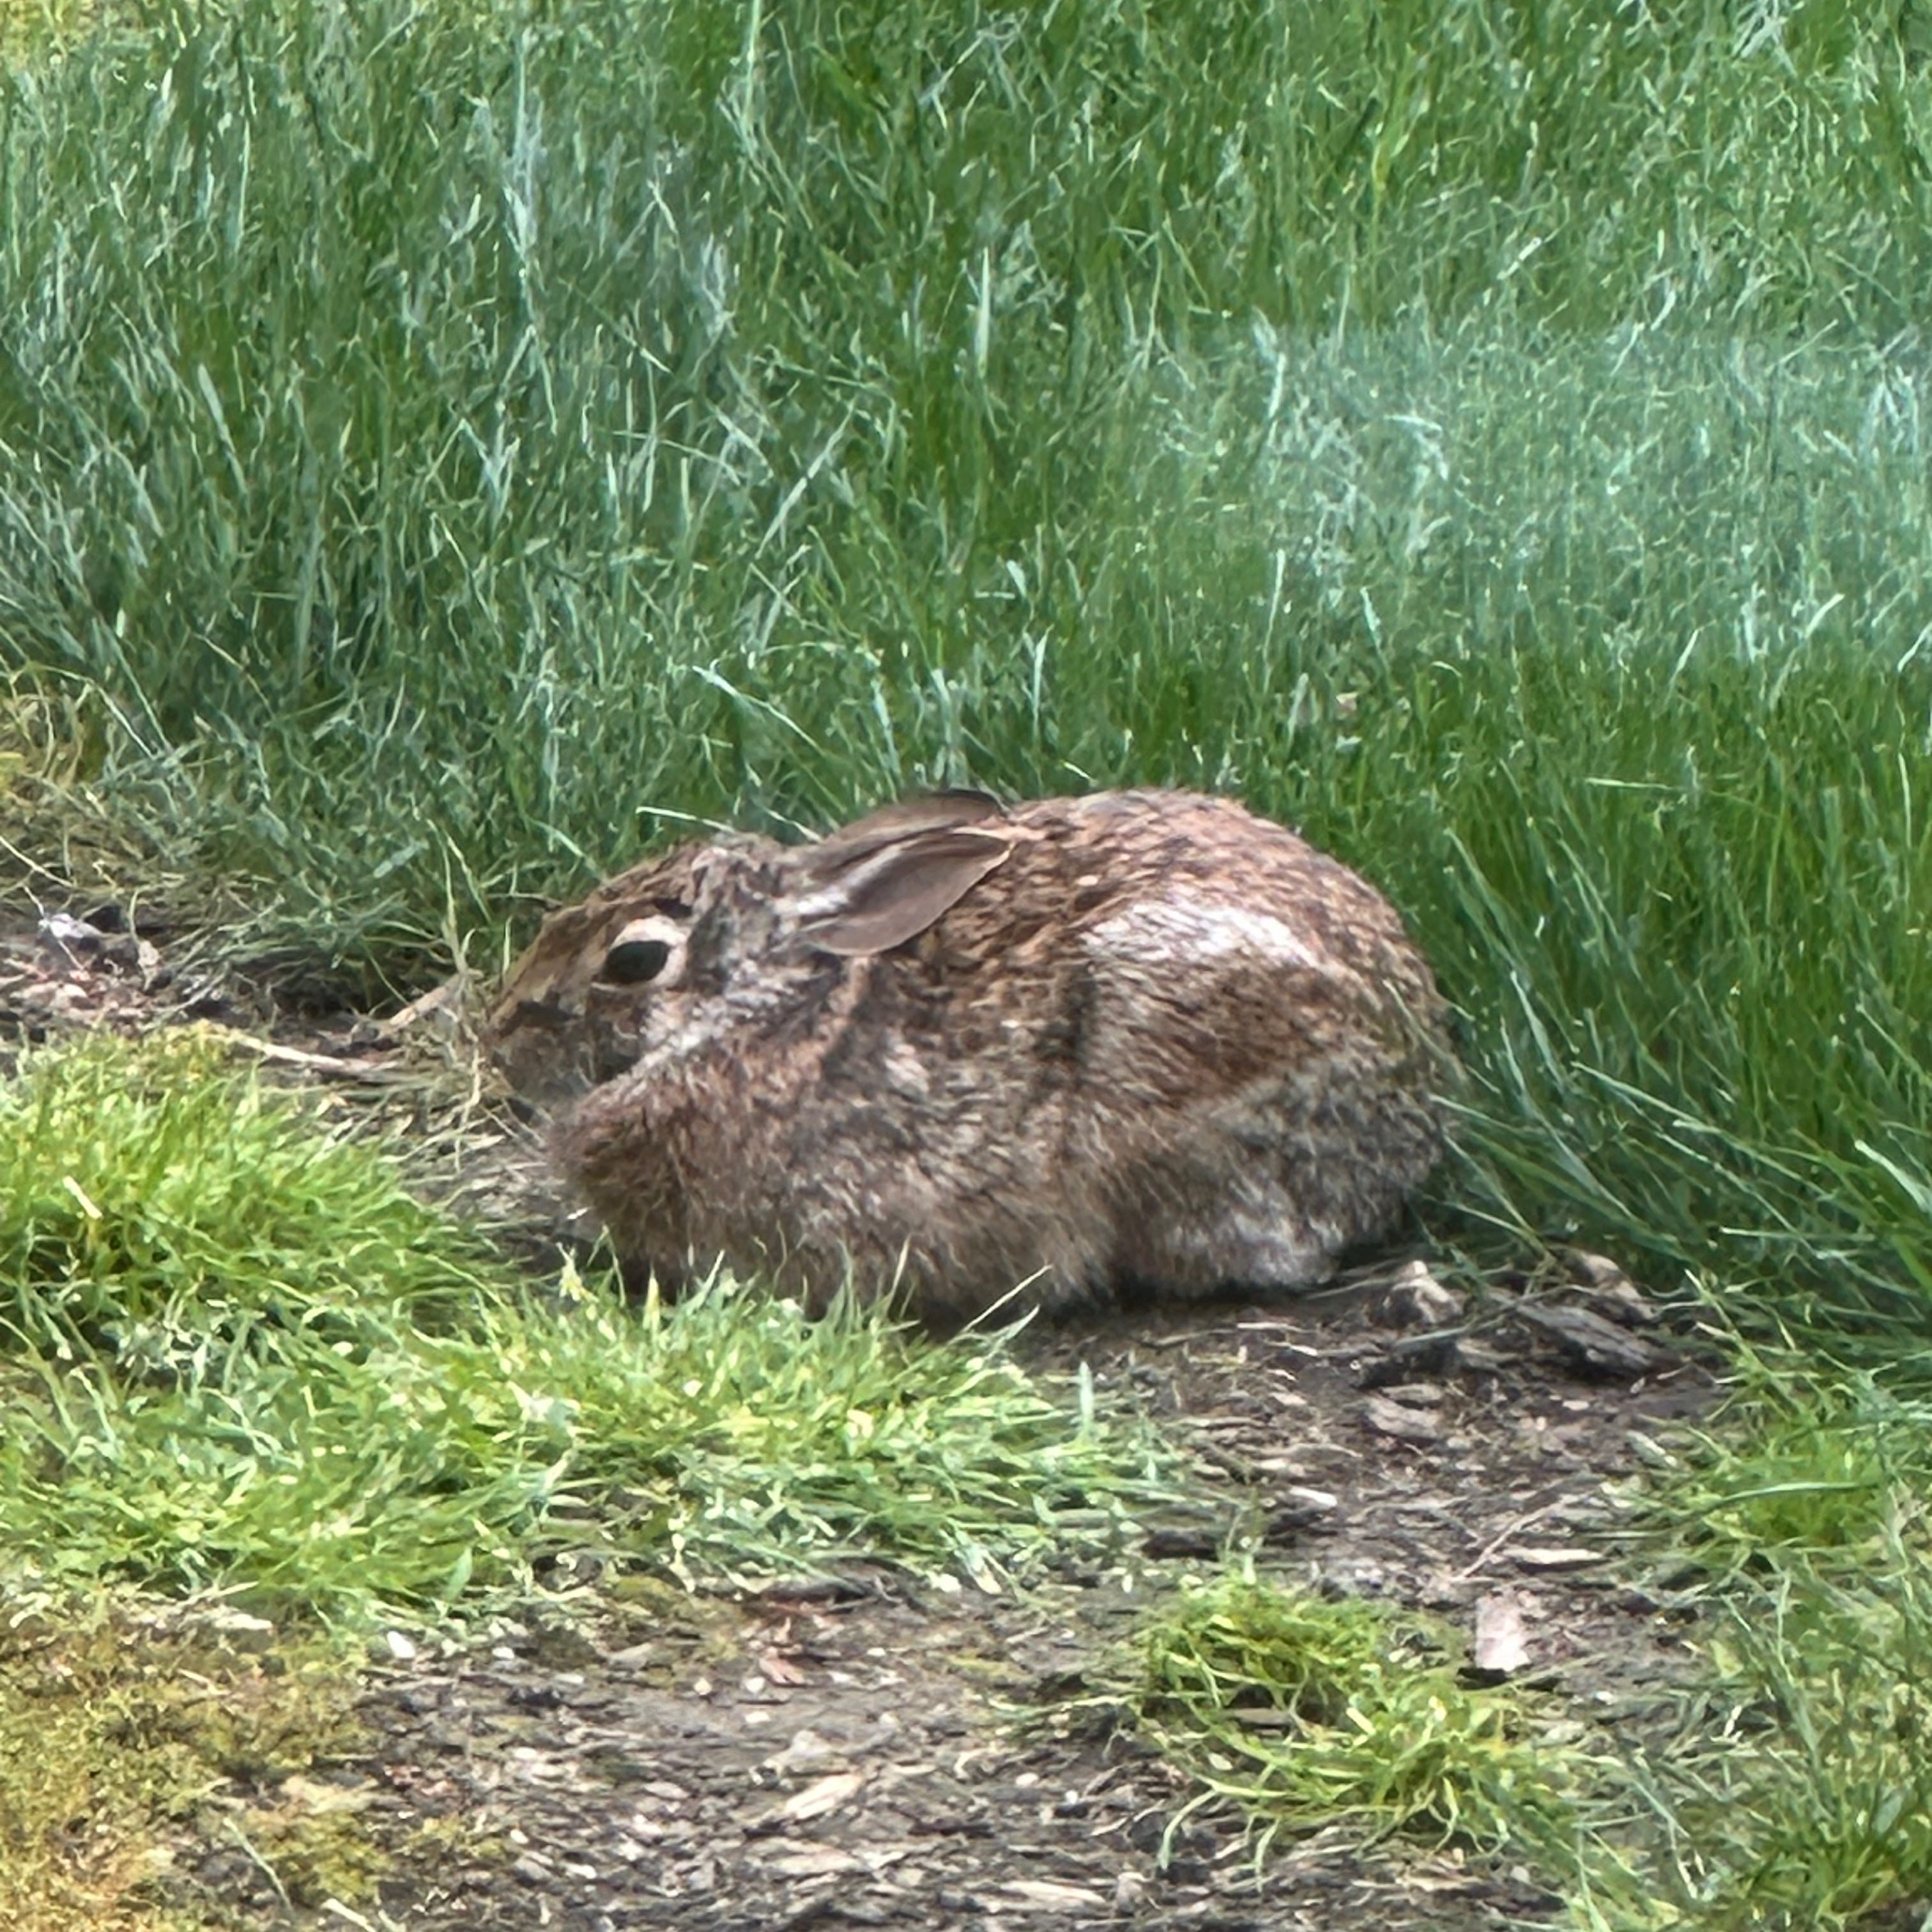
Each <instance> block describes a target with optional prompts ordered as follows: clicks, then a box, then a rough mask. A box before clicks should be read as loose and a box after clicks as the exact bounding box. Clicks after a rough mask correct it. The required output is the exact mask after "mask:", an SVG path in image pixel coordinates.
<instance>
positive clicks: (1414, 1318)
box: [1376, 1261, 1467, 1328]
mask: <svg viewBox="0 0 1932 1932" xmlns="http://www.w3.org/2000/svg"><path fill="white" fill-rule="evenodd" d="M1466 1305H1467V1304H1466V1298H1464V1297H1463V1295H1459V1294H1458V1293H1457V1292H1456V1290H1455V1289H1453V1288H1448V1287H1445V1286H1444V1285H1443V1284H1442V1283H1441V1282H1439V1281H1438V1280H1436V1277H1435V1276H1434V1275H1433V1274H1431V1273H1430V1270H1429V1264H1428V1263H1427V1262H1423V1261H1407V1262H1403V1265H1402V1266H1401V1267H1400V1268H1398V1269H1397V1271H1396V1276H1395V1280H1394V1281H1393V1282H1392V1283H1390V1285H1389V1289H1388V1292H1387V1293H1386V1294H1385V1295H1384V1296H1383V1297H1382V1301H1381V1303H1380V1304H1379V1307H1377V1309H1376V1320H1377V1321H1378V1322H1380V1323H1381V1324H1382V1326H1383V1327H1384V1328H1446V1327H1447V1326H1448V1325H1449V1324H1450V1323H1451V1322H1460V1320H1461V1319H1463V1310H1464V1308H1465V1307H1466Z"/></svg>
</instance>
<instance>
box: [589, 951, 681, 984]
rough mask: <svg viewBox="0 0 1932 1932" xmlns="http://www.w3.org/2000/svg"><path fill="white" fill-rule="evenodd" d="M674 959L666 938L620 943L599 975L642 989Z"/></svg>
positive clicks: (605, 978)
mask: <svg viewBox="0 0 1932 1932" xmlns="http://www.w3.org/2000/svg"><path fill="white" fill-rule="evenodd" d="M669 958H670V947H668V946H667V945H666V944H664V941H662V940H661V939H625V940H620V941H619V942H618V943H617V944H616V945H615V946H613V947H611V949H610V951H609V952H608V953H605V954H604V968H603V971H601V973H599V974H598V976H597V977H598V978H599V979H600V980H608V981H609V982H610V983H611V984H612V985H613V986H643V984H644V983H646V981H647V980H655V978H656V977H658V974H660V973H661V972H662V971H664V962H665V961H666V960H667V959H669Z"/></svg>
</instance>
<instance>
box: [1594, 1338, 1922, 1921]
mask: <svg viewBox="0 0 1932 1932" xmlns="http://www.w3.org/2000/svg"><path fill="white" fill-rule="evenodd" d="M1929 1419H1932V1418H1928V1416H1927V1411H1926V1406H1925V1405H1924V1403H1923V1402H1922V1401H1920V1400H1916V1399H1914V1398H1911V1397H1900V1396H1897V1395H1895V1394H1892V1393H1891V1392H1890V1391H1888V1390H1886V1389H1885V1388H1884V1387H1882V1385H1879V1384H1877V1383H1875V1382H1873V1380H1872V1379H1871V1378H1870V1377H1869V1376H1853V1375H1849V1374H1841V1375H1837V1376H1834V1375H1832V1374H1831V1373H1828V1372H1826V1370H1823V1369H1822V1368H1821V1367H1820V1365H1819V1364H1817V1363H1816V1362H1815V1361H1814V1362H1810V1363H1805V1364H1792V1363H1786V1362H1781V1361H1778V1360H1777V1359H1775V1358H1768V1357H1762V1356H1760V1357H1759V1358H1757V1359H1756V1360H1755V1361H1754V1364H1753V1365H1752V1367H1751V1373H1750V1375H1749V1376H1748V1379H1747V1381H1746V1384H1745V1393H1744V1394H1742V1397H1741V1398H1740V1400H1739V1403H1737V1405H1736V1407H1735V1409H1733V1412H1732V1414H1731V1415H1730V1417H1729V1418H1728V1419H1727V1424H1726V1426H1725V1427H1723V1428H1722V1429H1721V1430H1715V1431H1714V1432H1712V1433H1711V1434H1709V1436H1706V1437H1705V1438H1703V1439H1702V1441H1701V1442H1700V1443H1699V1444H1698V1445H1695V1446H1694V1448H1691V1449H1690V1450H1689V1451H1687V1452H1686V1454H1685V1457H1684V1458H1683V1460H1682V1462H1681V1463H1680V1464H1679V1467H1678V1468H1677V1469H1675V1470H1673V1471H1672V1472H1668V1473H1667V1474H1666V1475H1664V1476H1663V1477H1661V1478H1660V1479H1659V1480H1658V1482H1657V1483H1656V1484H1655V1485H1654V1486H1653V1487H1652V1490H1650V1491H1649V1493H1648V1494H1647V1496H1646V1499H1645V1508H1644V1514H1643V1518H1642V1520H1643V1522H1644V1523H1645V1524H1646V1527H1647V1529H1648V1530H1649V1532H1650V1535H1651V1536H1652V1538H1653V1539H1654V1540H1653V1541H1652V1552H1653V1555H1654V1556H1655V1560H1657V1561H1658V1562H1660V1563H1662V1562H1668V1563H1670V1565H1673V1567H1675V1568H1676V1569H1677V1570H1679V1571H1680V1572H1681V1571H1682V1570H1683V1568H1685V1565H1687V1564H1688V1565H1690V1566H1691V1568H1692V1569H1693V1571H1694V1574H1699V1573H1700V1574H1701V1576H1702V1578H1703V1581H1702V1583H1701V1584H1700V1585H1699V1586H1697V1588H1696V1589H1694V1590H1692V1591H1691V1592H1688V1595H1690V1596H1691V1599H1692V1600H1693V1601H1697V1600H1700V1599H1701V1600H1702V1601H1703V1603H1704V1605H1705V1610H1706V1615H1705V1616H1704V1618H1703V1622H1702V1624H1701V1626H1700V1628H1699V1630H1698V1631H1697V1640H1698V1641H1699V1643H1700V1648H1701V1649H1703V1653H1704V1658H1705V1670H1704V1671H1703V1673H1702V1674H1701V1676H1700V1681H1699V1682H1698V1683H1697V1685H1696V1686H1695V1687H1694V1689H1693V1690H1692V1691H1690V1692H1689V1693H1688V1694H1686V1696H1685V1700H1684V1702H1683V1704H1682V1708H1681V1709H1679V1712H1678V1713H1677V1721H1676V1727H1675V1731H1674V1734H1672V1735H1668V1736H1661V1737H1660V1736H1656V1735H1652V1736H1649V1737H1648V1738H1647V1739H1640V1740H1638V1741H1637V1742H1634V1743H1633V1744H1632V1745H1631V1748H1630V1751H1629V1755H1628V1759H1627V1760H1626V1763H1625V1766H1624V1769H1623V1770H1622V1772H1621V1773H1620V1774H1619V1776H1618V1777H1617V1778H1616V1779H1614V1780H1613V1781H1610V1782H1609V1784H1607V1796H1606V1798H1605V1801H1604V1805H1602V1806H1601V1807H1600V1820H1601V1821H1603V1828H1602V1830H1601V1841H1602V1842H1603V1843H1604V1845H1606V1846H1607V1845H1609V1844H1612V1843H1614V1844H1615V1845H1616V1847H1617V1853H1618V1855H1617V1858H1616V1861H1611V1860H1610V1859H1608V1858H1605V1859H1601V1860H1598V1861H1597V1862H1596V1863H1595V1865H1594V1866H1593V1867H1592V1868H1591V1870H1592V1875H1593V1876H1594V1877H1595V1880H1596V1881H1597V1882H1596V1883H1595V1885H1593V1886H1592V1888H1589V1890H1587V1891H1585V1892H1584V1893H1583V1894H1581V1895H1580V1897H1578V1899H1577V1900H1576V1901H1575V1902H1574V1905H1573V1917H1574V1918H1575V1919H1576V1921H1577V1922H1578V1923H1579V1924H1583V1925H1588V1926H1592V1927H1607V1926H1616V1927H1623V1926H1629V1927H1653V1926H1676V1925H1696V1926H1698V1927H1705V1926H1709V1927H1719V1928H1723V1927H1745V1926H1752V1927H1770V1928H1778V1929H1779V1932H1784V1928H1789V1932H1798V1928H1800V1927H1805V1928H1811V1927H1817V1928H1823V1929H1824V1932H1837V1929H1838V1928H1840V1927H1870V1926H1873V1925H1877V1924H1893V1923H1897V1924H1900V1925H1904V1924H1916V1923H1917V1922H1918V1919H1919V1918H1921V1917H1922V1916H1923V1915H1924V1912H1925V1911H1926V1909H1927V1906H1928V1903H1932V1664H1928V1661H1927V1660H1928V1658H1932V1537H1928V1535H1927V1517H1926V1511H1927V1499H1928V1497H1932V1468H1928V1466H1927V1457H1926V1451H1925V1448H1924V1445H1925V1441H1926V1436H1927V1421H1928V1420H1929ZM1680 1581H1681V1579H1680ZM1613 1813H1616V1814H1621V1817H1620V1822H1616V1823H1611V1822H1608V1821H1609V1820H1610V1814H1613Z"/></svg>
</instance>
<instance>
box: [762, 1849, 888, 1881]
mask: <svg viewBox="0 0 1932 1932" xmlns="http://www.w3.org/2000/svg"><path fill="white" fill-rule="evenodd" d="M764 1864H765V1869H766V1870H767V1871H774V1872H776V1873H778V1876H780V1877H781V1878H829V1877H831V1876H834V1875H835V1874H837V1873H844V1872H856V1871H863V1870H865V1861H864V1860H863V1859H862V1858H859V1857H857V1856H856V1855H854V1854H853V1853H852V1852H847V1851H841V1849H839V1847H838V1846H836V1845H809V1846H806V1847H805V1849H804V1850H802V1851H797V1852H780V1853H779V1854H778V1855H777V1857H775V1858H767V1859H766V1860H765V1861H764Z"/></svg>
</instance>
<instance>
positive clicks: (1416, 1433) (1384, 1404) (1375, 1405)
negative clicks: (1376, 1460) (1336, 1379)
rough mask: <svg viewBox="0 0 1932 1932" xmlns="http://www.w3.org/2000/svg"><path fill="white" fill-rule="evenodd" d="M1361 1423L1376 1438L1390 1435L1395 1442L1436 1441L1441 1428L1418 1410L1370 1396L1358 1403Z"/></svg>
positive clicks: (1383, 1397) (1384, 1397)
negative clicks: (1368, 1428)
mask: <svg viewBox="0 0 1932 1932" xmlns="http://www.w3.org/2000/svg"><path fill="white" fill-rule="evenodd" d="M1361 1417H1362V1420H1363V1421H1364V1423H1366V1424H1367V1425H1368V1427H1370V1428H1371V1429H1373V1430H1374V1431H1375V1433H1376V1434H1377V1435H1378V1436H1393V1437H1394V1439H1395V1440H1396V1441H1397V1442H1415V1443H1427V1442H1441V1441H1442V1434H1443V1431H1442V1424H1441V1423H1439V1422H1438V1421H1436V1418H1435V1417H1434V1416H1433V1415H1427V1414H1426V1413H1424V1411H1422V1410H1421V1409H1405V1408H1404V1407H1403V1406H1402V1404H1401V1403H1399V1402H1391V1401H1390V1400H1389V1399H1388V1397H1387V1396H1385V1395H1372V1396H1370V1397H1369V1398H1368V1399H1367V1401H1365V1402H1364V1403H1363V1404H1362V1407H1361Z"/></svg>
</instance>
